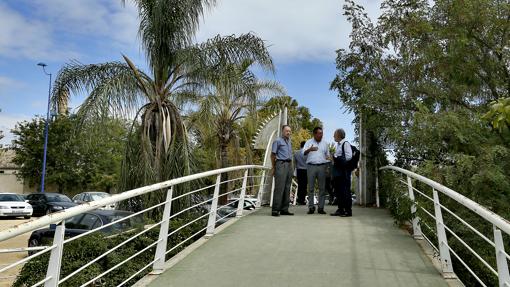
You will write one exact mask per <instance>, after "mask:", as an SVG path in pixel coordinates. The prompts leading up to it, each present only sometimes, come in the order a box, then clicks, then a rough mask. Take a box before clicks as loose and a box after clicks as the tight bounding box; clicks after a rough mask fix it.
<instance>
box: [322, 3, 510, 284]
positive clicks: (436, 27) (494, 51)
mask: <svg viewBox="0 0 510 287" xmlns="http://www.w3.org/2000/svg"><path fill="white" fill-rule="evenodd" d="M381 7H382V15H381V16H380V18H379V19H378V21H377V24H376V25H375V24H373V23H372V22H371V21H370V19H369V18H368V17H367V14H366V13H365V11H364V9H363V7H362V6H359V5H357V4H356V3H355V2H354V1H351V0H348V1H346V4H345V6H344V14H345V15H346V16H347V19H348V20H349V21H350V22H351V24H352V33H351V43H350V46H349V48H350V49H349V50H339V51H338V54H337V69H338V75H337V77H336V78H335V80H334V81H333V83H332V86H331V87H332V88H333V89H335V90H337V91H338V96H339V97H340V99H341V100H342V101H343V102H344V104H345V105H346V106H348V107H350V108H351V109H352V110H353V111H354V112H355V113H356V114H357V118H356V121H357V123H358V124H359V123H362V125H363V130H365V131H367V130H368V131H369V132H370V133H371V140H372V143H373V144H371V145H370V146H371V149H372V151H375V152H379V155H384V153H383V152H382V151H383V149H391V150H393V151H394V156H395V157H396V162H395V164H396V165H399V166H402V167H410V166H412V167H414V168H415V169H416V170H417V171H418V172H419V173H421V174H423V175H425V176H427V177H429V178H432V179H434V180H436V181H438V182H440V183H443V184H445V185H447V186H449V187H451V188H453V189H454V190H456V191H458V192H460V193H462V194H464V195H466V196H468V197H470V198H472V199H474V200H476V201H477V202H478V203H480V204H482V205H484V206H486V207H487V208H489V209H491V210H492V211H494V212H496V213H498V214H500V215H502V216H503V217H506V218H508V217H509V216H510V213H509V210H510V208H509V205H508V198H510V167H509V160H508V159H509V155H510V145H509V143H510V132H509V131H508V129H507V118H506V114H507V111H508V110H507V109H506V105H507V103H508V102H507V100H506V99H507V98H508V96H509V93H510V89H509V87H510V86H509V83H510V77H509V69H510V65H509V63H510V53H509V49H508V46H509V44H510V33H509V31H510V21H509V19H510V4H509V3H508V1H500V0H438V1H434V2H430V1H425V0H387V1H383V3H382V6H381ZM483 115H485V119H484V118H483V117H482V116H483ZM487 120H490V121H491V122H492V124H493V125H494V127H497V128H499V127H501V128H502V129H501V130H500V131H499V132H495V130H494V129H492V128H491V126H490V125H489V123H488V122H487ZM358 128H359V126H358ZM377 158H378V157H377V156H374V157H373V158H371V159H373V160H375V159H377ZM382 182H384V180H383V181H382ZM392 188H393V187H389V186H385V187H382V188H381V190H391V189H392ZM381 202H386V201H385V200H382V201H381ZM388 202H390V201H388ZM444 204H445V205H446V206H448V208H451V209H452V210H454V211H455V212H457V213H458V214H459V215H460V214H461V216H462V217H463V218H464V219H466V220H468V221H469V222H473V224H474V225H476V227H477V228H479V230H483V231H482V232H483V233H490V232H492V230H491V229H490V227H487V226H485V225H484V224H481V223H480V222H479V220H478V219H477V218H475V217H473V216H472V215H471V214H469V212H467V211H466V210H462V208H459V207H458V206H457V205H455V204H453V203H450V202H447V201H445V202H444ZM450 204H451V205H450ZM418 216H420V217H422V218H423V220H427V217H426V216H422V215H421V214H418ZM446 222H447V223H448V224H451V225H450V226H451V227H452V228H453V229H454V230H455V232H458V234H459V236H461V237H462V238H466V240H468V241H469V244H470V246H476V248H480V251H481V252H480V253H481V254H486V255H487V254H494V253H493V252H492V249H493V247H492V246H487V245H485V246H484V242H483V240H482V239H480V240H478V239H479V238H474V237H473V236H472V234H468V233H466V232H465V231H464V230H463V228H464V227H458V226H457V225H458V222H456V221H455V220H454V219H452V218H449V219H446ZM428 223H429V224H430V222H428ZM454 227H458V228H454ZM425 232H428V231H425ZM429 235H430V234H429ZM463 235H464V236H465V237H464V236H463ZM448 244H449V245H450V246H452V247H453V248H454V249H455V250H456V251H458V254H460V255H461V257H462V258H463V259H464V260H465V261H466V262H470V263H472V262H476V261H472V260H470V258H472V257H471V256H472V255H471V254H468V252H464V251H463V250H462V248H464V247H463V246H461V245H462V244H461V243H459V242H456V241H455V240H451V241H450V240H449V242H448ZM459 248H460V249H461V250H459ZM490 256H492V255H487V256H486V257H485V258H486V259H487V260H488V261H489V262H491V260H494V258H491V257H490ZM476 265H477V264H474V266H473V265H471V266H470V267H471V268H472V269H473V270H476V271H475V272H476V273H477V275H479V277H480V278H482V280H483V281H485V283H486V284H487V285H496V284H497V278H495V277H494V276H493V275H492V274H491V273H490V272H486V271H487V270H486V269H484V268H485V267H483V266H476ZM479 265H482V264H479ZM453 266H454V268H455V271H456V272H458V273H457V274H458V275H460V276H461V277H462V279H464V280H463V281H464V283H466V285H475V284H476V280H474V278H472V277H470V275H469V272H467V271H466V270H465V269H463V268H462V266H461V264H459V263H458V262H454V263H453Z"/></svg>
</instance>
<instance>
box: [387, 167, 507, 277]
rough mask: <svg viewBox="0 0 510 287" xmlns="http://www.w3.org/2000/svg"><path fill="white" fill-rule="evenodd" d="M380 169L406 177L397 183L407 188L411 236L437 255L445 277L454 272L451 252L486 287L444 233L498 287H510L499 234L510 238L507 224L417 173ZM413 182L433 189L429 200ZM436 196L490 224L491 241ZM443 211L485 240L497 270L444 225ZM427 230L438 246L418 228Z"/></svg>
mask: <svg viewBox="0 0 510 287" xmlns="http://www.w3.org/2000/svg"><path fill="white" fill-rule="evenodd" d="M381 170H392V171H395V172H397V173H400V174H402V175H404V176H405V177H406V179H407V180H402V179H400V180H399V182H400V183H402V184H404V185H405V186H406V187H407V194H406V195H407V197H408V198H409V199H410V201H411V214H412V225H413V236H414V238H416V239H425V240H426V241H427V242H428V243H429V244H430V245H431V246H432V247H433V248H434V249H435V250H436V251H437V252H438V253H439V258H440V261H441V268H442V271H443V275H444V276H445V277H446V278H448V277H450V278H451V277H455V274H454V272H453V266H452V261H451V257H450V253H451V254H453V256H455V258H457V260H458V261H459V262H460V263H461V264H462V265H463V266H464V267H465V268H466V270H467V271H468V272H469V273H470V274H471V275H473V277H474V278H475V279H476V280H477V281H478V283H479V284H481V285H482V286H487V285H486V283H485V282H483V281H482V280H481V279H480V276H479V275H480V274H476V273H475V272H474V271H473V270H472V266H471V267H470V266H469V264H467V263H466V262H465V261H464V260H463V259H462V258H461V257H460V256H459V255H458V254H457V252H455V251H454V250H453V249H452V248H451V246H450V245H449V244H448V236H447V232H448V233H449V234H451V236H453V237H454V238H455V239H456V240H457V241H458V242H460V244H462V245H463V246H464V247H465V248H466V249H467V250H468V251H469V252H471V253H472V254H473V256H474V257H475V258H476V259H477V260H479V261H480V262H481V263H482V264H483V265H484V266H485V267H486V268H487V270H489V271H490V272H491V273H493V274H494V275H495V276H497V277H498V281H499V286H510V275H509V270H508V262H507V260H509V259H510V256H509V254H508V253H506V252H505V248H504V242H503V236H502V232H504V233H506V234H507V235H510V222H509V221H508V220H506V219H504V218H502V217H501V216H499V215H497V214H496V213H494V212H492V211H490V210H488V209H487V208H485V207H483V206H481V205H480V204H478V203H476V202H474V201H473V200H471V199H469V198H467V197H465V196H463V195H461V194H459V193H458V192H455V191H454V190H452V189H450V188H448V187H446V186H444V185H442V184H440V183H437V182H435V181H433V180H431V179H428V178H426V177H424V176H421V175H419V174H416V173H414V172H411V171H408V170H406V169H403V168H399V167H395V166H385V167H382V168H381ZM413 179H414V180H416V181H419V182H421V183H423V184H425V185H427V186H429V187H431V188H432V197H431V196H429V195H427V194H426V193H425V192H423V191H420V190H418V189H417V188H416V187H415V186H413ZM415 192H416V193H417V194H418V195H419V196H420V197H421V198H423V199H426V200H427V201H429V202H431V203H433V205H434V211H428V210H427V209H425V208H424V206H422V205H421V204H420V203H419V201H417V200H416V197H415ZM439 193H441V194H444V195H446V196H448V197H449V198H451V199H453V200H454V201H456V202H457V203H459V204H461V205H462V206H464V207H465V208H467V209H469V210H471V211H472V212H474V213H475V214H477V215H478V216H480V217H481V218H482V219H483V220H485V221H486V222H488V223H490V224H491V225H492V226H493V235H494V241H492V240H490V239H489V238H488V237H487V236H486V235H484V234H483V233H482V232H480V231H478V230H477V229H476V228H475V227H473V226H472V225H470V224H469V223H467V222H466V221H465V220H464V219H462V218H461V217H460V216H458V215H457V214H455V213H454V212H453V211H451V210H450V209H448V208H447V207H446V206H444V205H443V204H441V202H440V200H439ZM418 208H419V209H420V210H421V211H423V213H424V214H426V215H428V216H429V217H430V218H432V219H433V220H434V221H435V224H436V226H435V227H436V228H435V230H434V228H432V227H430V226H429V225H427V224H426V223H425V222H424V221H423V220H421V219H420V218H419V217H418V216H417V215H416V212H417V211H418ZM442 211H446V212H447V213H448V214H450V215H452V216H453V217H454V218H455V219H456V220H458V221H459V222H460V223H462V224H463V225H465V226H466V227H467V228H469V229H470V230H471V231H473V232H474V233H475V234H476V235H478V236H480V237H481V238H482V239H483V240H484V241H486V242H487V243H488V244H490V245H491V246H492V247H494V249H495V250H494V251H495V258H496V268H494V267H493V266H492V265H491V264H490V263H488V262H487V261H486V260H485V259H484V258H483V257H482V256H480V254H478V253H477V252H476V251H475V250H474V249H473V248H472V247H471V246H469V245H468V244H467V243H466V242H465V240H463V239H462V238H461V236H459V235H457V234H456V233H455V232H454V231H453V230H452V228H450V227H448V226H446V224H445V222H444V220H443V215H442ZM422 225H423V226H424V227H426V228H427V230H430V231H431V232H432V233H434V234H435V235H436V237H437V244H434V243H433V242H432V240H430V239H429V238H428V237H427V236H425V234H424V233H423V232H422V230H421V226H422Z"/></svg>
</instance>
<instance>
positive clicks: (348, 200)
mask: <svg viewBox="0 0 510 287" xmlns="http://www.w3.org/2000/svg"><path fill="white" fill-rule="evenodd" d="M334 184H335V192H336V194H337V196H338V211H339V212H341V213H344V214H349V215H352V195H351V171H340V172H339V175H337V176H335V178H334Z"/></svg>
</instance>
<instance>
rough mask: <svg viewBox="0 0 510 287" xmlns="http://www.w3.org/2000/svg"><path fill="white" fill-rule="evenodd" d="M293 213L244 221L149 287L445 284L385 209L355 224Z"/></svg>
mask: <svg viewBox="0 0 510 287" xmlns="http://www.w3.org/2000/svg"><path fill="white" fill-rule="evenodd" d="M291 211H293V212H295V213H296V215H295V216H280V217H271V216H269V214H270V210H269V209H268V208H264V209H262V210H260V211H257V212H255V213H253V214H250V215H248V216H245V217H243V218H241V219H240V220H239V221H237V222H235V223H234V224H233V225H231V226H229V227H227V228H226V229H225V230H223V231H222V232H220V233H218V234H216V235H214V236H213V237H212V238H211V239H209V240H208V241H207V242H206V243H205V244H204V245H202V246H200V247H199V248H197V249H196V250H195V251H193V252H192V253H191V254H189V255H188V256H187V257H185V258H184V259H183V260H182V261H180V262H178V263H177V264H176V265H175V266H173V267H172V268H170V269H169V270H167V271H166V272H164V273H163V274H162V275H160V276H159V277H157V278H156V279H155V280H154V281H152V282H151V283H150V285H149V286H166V287H168V286H175V287H177V286H179V287H186V286H194V287H196V286H204V287H216V286H218V287H228V286H246V287H251V286H262V287H265V286H278V287H283V286H292V287H297V286H310V287H319V286H328V287H332V286H384V287H394V286H447V284H446V281H445V280H444V279H443V278H442V276H441V275H440V274H439V273H438V271H437V270H436V269H435V268H434V267H433V265H432V263H431V262H430V260H429V259H428V258H427V257H426V255H424V253H423V251H422V250H421V248H420V247H419V245H418V244H417V243H416V242H415V241H414V240H413V239H412V238H411V236H409V234H407V233H406V232H405V231H403V230H400V229H399V228H398V227H396V226H395V225H394V224H393V220H392V218H391V217H390V215H389V214H388V212H387V211H386V210H381V209H371V208H355V209H354V216H353V217H351V218H341V217H332V216H330V215H329V214H328V215H318V214H317V213H315V214H314V215H306V214H305V213H306V208H305V207H294V208H291ZM326 211H328V212H333V211H334V208H333V207H327V208H326Z"/></svg>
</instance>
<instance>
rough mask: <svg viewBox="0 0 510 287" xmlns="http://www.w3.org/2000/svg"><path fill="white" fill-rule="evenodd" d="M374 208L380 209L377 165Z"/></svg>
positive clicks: (376, 170) (377, 169)
mask: <svg viewBox="0 0 510 287" xmlns="http://www.w3.org/2000/svg"><path fill="white" fill-rule="evenodd" d="M375 206H377V208H379V207H381V203H380V202H379V168H377V165H375ZM411 212H412V210H411ZM413 229H414V224H413Z"/></svg>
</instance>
